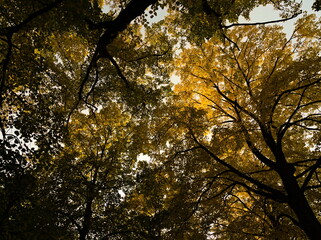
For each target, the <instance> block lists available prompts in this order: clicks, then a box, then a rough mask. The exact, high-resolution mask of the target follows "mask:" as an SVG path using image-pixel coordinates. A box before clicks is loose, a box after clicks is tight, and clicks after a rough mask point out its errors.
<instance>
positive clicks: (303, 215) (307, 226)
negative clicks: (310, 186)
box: [281, 173, 321, 240]
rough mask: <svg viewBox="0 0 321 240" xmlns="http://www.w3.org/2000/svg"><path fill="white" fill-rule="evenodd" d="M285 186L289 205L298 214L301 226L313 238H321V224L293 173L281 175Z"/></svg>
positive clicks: (317, 239) (316, 239) (314, 239)
mask: <svg viewBox="0 0 321 240" xmlns="http://www.w3.org/2000/svg"><path fill="white" fill-rule="evenodd" d="M281 178H282V181H283V184H284V188H285V190H286V192H287V194H288V205H289V206H290V207H291V209H292V210H293V212H294V213H295V215H296V216H297V219H298V222H299V226H300V228H301V229H302V230H303V231H304V232H305V233H306V235H307V236H308V237H309V239H311V240H320V239H321V224H320V222H319V221H318V219H317V218H316V215H315V213H314V212H313V210H312V209H311V207H310V205H309V203H308V200H307V199H306V197H305V195H304V192H303V191H302V190H301V189H300V187H299V185H298V183H297V181H296V179H295V177H294V176H293V175H292V174H287V173H286V174H284V175H283V176H281Z"/></svg>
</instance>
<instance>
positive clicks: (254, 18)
mask: <svg viewBox="0 0 321 240" xmlns="http://www.w3.org/2000/svg"><path fill="white" fill-rule="evenodd" d="M298 2H299V1H298ZM313 2H314V0H302V9H303V11H307V13H314V14H316V15H317V16H318V17H321V13H320V12H315V11H313V10H312V8H311V7H312V4H313ZM250 17H251V22H264V21H271V20H277V19H280V16H279V13H278V12H277V11H275V10H274V9H273V7H272V6H271V5H268V6H265V7H258V8H256V9H254V10H253V12H252V13H251V15H250ZM298 18H300V16H298V17H296V18H294V19H292V20H289V21H286V22H284V23H282V24H281V23H280V25H283V27H284V31H285V32H286V33H287V35H288V36H289V35H291V33H292V31H293V28H294V23H295V21H296V20H297V19H298ZM240 22H243V19H240Z"/></svg>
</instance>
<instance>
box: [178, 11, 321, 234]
mask: <svg viewBox="0 0 321 240" xmlns="http://www.w3.org/2000/svg"><path fill="white" fill-rule="evenodd" d="M317 26H318V23H316V21H315V19H314V17H313V16H307V17H305V18H303V19H301V20H299V21H298V22H297V24H296V29H295V31H294V33H293V34H292V36H291V37H290V39H286V37H285V35H284V34H282V32H281V30H280V27H277V26H274V27H243V28H238V29H237V30H234V31H231V32H229V36H230V37H231V39H232V41H233V42H234V44H232V43H230V42H228V43H225V44H222V43H220V42H219V41H218V40H216V39H215V38H213V39H210V40H209V41H207V42H206V43H204V44H202V45H201V46H195V47H193V48H191V49H187V50H185V51H184V52H183V54H182V56H181V59H180V61H179V62H177V66H179V72H180V74H181V79H182V83H181V84H180V85H179V86H177V88H176V91H177V92H178V93H179V94H180V95H179V96H181V97H182V98H183V99H184V100H181V104H182V105H183V107H184V106H185V107H184V108H191V109H192V111H191V113H190V115H191V116H192V118H191V119H193V118H194V117H197V115H196V114H193V112H194V113H196V112H199V111H202V112H204V113H203V116H202V115H201V116H202V117H201V119H200V120H198V121H196V120H192V121H191V122H186V121H185V126H186V129H187V132H186V136H187V138H189V139H190V141H192V142H193V149H191V150H195V149H198V150H197V151H199V150H202V151H204V152H205V153H207V158H210V159H211V161H212V162H213V164H215V165H217V164H218V165H220V166H222V167H223V169H222V170H220V171H219V173H218V174H216V173H210V172H209V173H207V174H206V176H209V178H211V179H213V181H214V180H215V181H216V180H217V181H222V179H224V181H226V183H225V184H226V185H227V186H228V188H227V189H225V190H229V191H230V195H231V196H234V197H236V198H238V199H237V201H238V202H239V203H238V204H243V205H244V207H247V206H248V205H249V206H251V205H253V204H255V202H252V201H254V200H250V199H251V198H254V199H255V201H257V200H258V196H261V197H263V198H265V199H270V200H273V201H274V202H276V203H281V205H282V206H283V209H281V210H280V212H279V213H278V214H279V215H278V216H277V217H276V218H275V219H276V221H277V222H279V220H280V219H283V218H288V219H290V220H291V221H292V224H294V225H296V226H298V227H300V228H301V229H302V230H303V231H304V232H305V233H306V235H307V236H308V237H309V238H310V239H319V238H320V234H321V233H320V229H321V228H320V222H319V219H318V215H317V208H316V207H317V202H318V188H319V187H320V183H319V180H318V179H319V176H318V174H319V170H318V168H319V164H320V146H319V144H318V139H319V138H320V132H319V129H320V112H319V110H320V97H319V94H318V92H319V90H320V75H319V69H320V66H319V60H318V59H319V52H320V48H319V46H318V45H317V44H316V39H317V38H318V36H319V32H320V30H319V29H318V27H317ZM181 121H182V120H181ZM195 154H198V153H197V152H196V153H195ZM205 170H206V168H205ZM205 170H204V171H205ZM206 172H207V170H206ZM214 176H216V177H214ZM218 176H219V177H218ZM214 186H215V185H214V184H213V187H214ZM237 192H239V193H237ZM240 192H244V194H240ZM214 193H215V191H214ZM214 193H212V195H213V194H214ZM206 194H207V193H206ZM252 196H253V197H252ZM207 198H211V195H209V196H208V197H207ZM249 198H250V199H249ZM205 200H206V197H205ZM205 200H204V201H205ZM244 207H243V208H244ZM246 212H248V211H246ZM239 214H241V213H239ZM241 215H242V214H241ZM234 218H235V214H234Z"/></svg>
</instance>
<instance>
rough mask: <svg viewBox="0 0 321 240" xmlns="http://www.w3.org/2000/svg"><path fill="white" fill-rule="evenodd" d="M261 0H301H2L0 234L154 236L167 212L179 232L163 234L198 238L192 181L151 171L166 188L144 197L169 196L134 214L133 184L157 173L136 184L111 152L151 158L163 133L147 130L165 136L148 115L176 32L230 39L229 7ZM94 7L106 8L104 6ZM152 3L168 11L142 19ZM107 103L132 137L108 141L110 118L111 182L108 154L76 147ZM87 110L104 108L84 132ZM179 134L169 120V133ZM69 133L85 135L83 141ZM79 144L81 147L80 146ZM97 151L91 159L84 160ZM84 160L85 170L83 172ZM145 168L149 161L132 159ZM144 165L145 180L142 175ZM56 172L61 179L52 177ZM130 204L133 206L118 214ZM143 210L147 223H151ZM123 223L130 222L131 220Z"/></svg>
mask: <svg viewBox="0 0 321 240" xmlns="http://www.w3.org/2000/svg"><path fill="white" fill-rule="evenodd" d="M269 3H270V4H273V5H274V7H275V8H276V9H279V10H282V12H283V14H284V16H283V17H285V18H284V19H289V18H292V17H294V16H296V15H297V13H298V10H299V8H298V7H299V4H296V3H295V2H294V1H285V0H280V1H270V0H264V1H262V0H260V1H258V0H244V1H217V0H208V1H204V0H198V1H187V0H184V1H180V2H177V1H172V0H164V1H157V0H131V1H123V0H117V1H109V2H104V1H101V0H82V1H80V2H79V1H75V0H51V1H41V0H31V1H27V2H26V1H22V0H3V1H0V11H1V14H0V66H1V75H0V108H1V115H0V130H1V139H0V161H1V165H0V196H1V200H0V201H1V205H2V206H4V207H3V208H2V209H0V232H1V233H0V234H1V238H4V239H8V238H13V239H29V238H35V239H47V238H48V237H50V238H52V239H59V238H60V239H74V238H80V239H85V238H87V239H88V238H96V237H97V236H99V237H103V238H115V239H117V238H123V239H126V237H131V238H133V237H136V238H137V239H140V238H142V237H145V238H150V239H153V238H154V237H155V236H156V235H157V236H159V237H161V236H162V234H163V233H164V231H168V230H169V226H170V225H171V224H172V223H175V226H177V227H175V228H172V229H170V231H168V234H167V236H178V235H171V234H172V233H174V232H175V234H181V233H180V231H182V229H189V231H190V232H188V233H187V234H186V235H184V234H183V235H182V234H181V235H180V236H181V237H182V238H192V237H195V238H201V237H202V238H204V239H205V238H206V233H207V231H203V230H200V229H201V228H200V227H199V225H197V218H198V217H197V216H195V214H194V213H195V211H196V209H197V206H198V205H199V204H198V200H197V196H198V195H197V191H198V190H197V186H198V185H197V184H196V185H194V184H193V182H192V181H190V182H187V183H186V185H185V184H182V183H183V182H184V181H183V180H182V181H178V182H175V180H173V179H171V180H170V181H169V180H168V178H167V177H164V176H167V175H166V174H164V175H162V174H160V177H159V178H160V179H163V180H164V181H169V182H171V183H172V184H173V187H172V188H169V190H167V188H163V191H160V192H156V191H154V194H155V196H152V197H150V199H151V200H152V199H154V200H156V199H158V200H159V202H162V201H161V198H162V193H163V192H164V193H166V192H167V195H168V196H171V197H169V198H168V199H167V200H166V201H165V202H166V204H167V205H166V204H165V205H162V204H155V208H159V209H158V210H157V211H156V213H157V214H156V215H155V216H156V217H155V218H154V217H152V218H151V217H150V216H147V217H146V214H145V213H142V214H138V213H136V212H135V211H134V210H133V207H132V206H134V205H135V204H133V205H131V201H132V202H135V199H136V198H135V196H137V192H136V193H135V191H138V192H139V191H141V192H143V193H144V194H143V195H146V194H148V191H146V189H144V184H143V183H146V184H147V185H145V187H148V186H149V188H152V187H151V186H153V185H155V186H156V185H157V184H159V183H160V182H159V181H158V180H157V179H158V178H155V181H150V182H148V179H143V180H142V184H141V185H139V186H136V187H134V186H133V185H135V184H137V185H138V182H137V181H135V180H134V177H133V176H130V177H129V175H131V174H134V173H135V171H131V170H132V169H131V170H130V166H125V165H122V163H121V161H122V160H121V159H122V158H119V155H118V154H120V155H122V156H123V157H124V158H125V159H126V161H128V162H130V163H132V164H134V162H135V161H136V160H135V156H136V155H138V154H139V151H141V153H145V154H146V153H148V154H149V155H150V156H151V157H158V159H159V161H161V160H160V159H162V156H161V152H157V148H158V147H160V146H159V144H164V145H163V147H161V148H163V149H165V150H166V148H165V146H167V145H166V143H167V141H166V140H164V141H160V142H158V143H157V142H154V141H153V140H154V135H158V136H160V137H159V138H161V135H162V134H165V135H166V131H165V132H163V130H162V129H161V128H160V127H159V126H157V124H159V123H160V126H163V125H162V124H163V122H162V119H164V118H163V117H160V118H159V119H157V120H155V119H153V114H157V116H160V115H162V114H165V113H164V111H165V109H163V108H162V106H161V105H162V103H163V102H164V101H165V100H166V99H165V97H168V96H169V95H171V94H172V93H171V84H170V77H169V76H170V73H171V71H172V66H171V60H172V57H173V55H175V53H174V50H173V49H174V48H175V47H176V46H178V45H177V43H184V41H186V40H187V41H189V42H190V43H197V44H200V43H203V42H206V41H207V39H209V38H211V37H212V36H213V35H216V36H218V37H219V38H220V39H221V40H223V41H225V42H226V44H227V43H228V42H229V43H231V44H235V43H233V41H234V39H233V40H232V39H231V37H230V36H229V31H228V29H230V28H233V27H236V26H238V25H242V24H239V23H238V22H237V19H238V17H239V16H244V17H248V16H249V13H250V11H251V10H252V9H254V8H255V7H257V6H259V5H266V4H269ZM103 8H104V10H106V9H107V10H108V12H107V13H105V12H103V11H102V10H103ZM158 8H163V9H166V10H167V11H168V12H169V16H168V19H167V20H166V21H167V22H165V21H161V22H159V23H155V24H152V23H151V21H150V18H152V17H153V16H155V15H156V13H157V9H158ZM284 19H283V20H284ZM283 20H282V21H283ZM228 22H230V23H231V25H228ZM235 46H236V45H235ZM164 99H165V100H164ZM114 103H115V104H114ZM167 103H169V102H167ZM113 104H114V105H113ZM111 106H113V107H111ZM175 108H176V107H174V106H172V109H175ZM101 109H103V110H101ZM106 109H107V110H106ZM115 109H118V110H115ZM101 111H102V112H101ZM104 111H106V112H105V113H103V112H104ZM85 113H88V114H85ZM108 113H109V114H116V116H118V117H119V119H120V120H121V119H122V118H123V117H124V116H123V114H124V115H126V116H127V115H128V117H129V116H130V117H129V118H130V123H128V125H126V126H123V125H121V124H120V126H122V127H123V128H124V129H126V134H127V136H132V135H131V131H133V129H132V128H134V129H135V131H134V132H135V134H134V135H135V136H136V137H137V139H132V138H131V137H129V139H130V140H131V144H132V145H131V147H130V148H129V149H124V148H125V146H127V145H126V143H119V142H117V141H116V140H115V139H116V138H117V136H119V135H118V134H120V132H121V130H120V129H119V128H118V127H115V128H117V131H119V132H117V133H116V134H115V135H113V137H111V138H112V139H109V140H110V141H111V142H109V143H110V144H112V145H113V146H116V145H117V146H118V147H119V148H121V149H118V150H119V152H118V151H116V152H117V153H114V155H113V154H112V156H113V157H114V158H115V159H116V160H115V161H116V162H117V163H118V165H117V167H115V168H113V169H114V170H115V171H112V176H111V178H112V179H117V180H115V182H114V183H115V185H113V186H112V187H110V186H107V185H108V184H105V182H103V179H105V178H104V177H103V176H101V174H102V175H103V173H100V171H102V172H105V173H106V172H108V171H107V168H108V166H110V162H108V161H107V160H106V159H109V157H110V156H111V155H109V154H110V153H109V152H108V153H106V154H107V155H108V156H106V155H104V156H100V155H99V154H98V155H97V154H91V155H90V154H89V155H86V154H87V153H88V151H89V152H90V151H91V150H92V149H97V148H99V147H101V146H102V145H101V144H100V142H97V141H98V140H97V139H104V137H106V136H103V135H100V134H103V133H104V132H105V131H107V130H108V127H107V125H112V126H114V125H113V124H116V123H115V122H114V120H113V119H112V118H108V117H106V115H107V116H108ZM185 113H186V114H189V112H188V111H182V112H180V114H182V116H183V114H185ZM104 114H106V115H104ZM117 114H118V115H117ZM166 114H167V113H166ZM173 114H174V113H173ZM174 115H175V114H174ZM94 116H97V117H98V118H100V117H101V118H103V117H102V116H105V117H106V119H105V121H106V124H107V125H104V126H101V128H99V131H97V129H91V130H92V131H89V130H88V129H86V130H85V132H86V134H85V133H81V132H80V131H82V130H84V129H85V127H84V125H86V124H88V123H89V122H90V124H92V125H95V124H96V125H98V122H99V124H101V122H100V121H102V120H99V121H98V122H97V123H93V122H94V121H95V118H94ZM175 117H177V118H180V116H176V115H175ZM154 120H155V121H154ZM153 121H154V122H153ZM116 122H117V121H116ZM138 123H139V124H138ZM90 124H89V125H90ZM138 125H139V126H138ZM127 127H128V128H127ZM153 127H154V128H153ZM200 129H203V127H202V128H200ZM138 130H140V131H142V132H141V133H138ZM201 132H202V131H201ZM201 132H199V134H201ZM182 133H183V131H178V132H175V133H173V135H172V136H175V135H176V134H178V135H179V134H182ZM77 134H78V135H77ZM140 134H141V135H140ZM76 135H77V136H79V137H81V138H82V139H83V140H84V141H85V143H86V144H84V145H83V146H82V145H81V144H80V143H79V139H77V138H76V137H75V136H76ZM93 135H95V136H93ZM96 140H97V141H96ZM174 142H175V141H173V143H174ZM80 145H81V146H80ZM175 146H176V149H181V147H182V146H185V145H184V144H183V145H182V146H179V144H178V143H177V144H176V145H175ZM76 149H77V152H76V151H75V150H76ZM166 151H171V150H166ZM80 153H84V154H83V155H84V156H85V157H84V156H81V157H80V156H79V154H80ZM82 157H84V158H82ZM200 158H202V157H201V155H200ZM95 162H98V163H99V164H98V165H99V167H97V166H96V167H95V166H94V164H93V163H95ZM203 162H204V161H203ZM76 163H77V164H76ZM156 165H157V164H156ZM179 166H181V167H184V164H182V165H180V164H178V165H177V166H176V167H179ZM170 168H171V167H168V171H169V170H170ZM88 169H90V170H88ZM174 170H175V169H172V170H171V171H173V173H171V174H169V176H171V177H173V178H174V179H175V178H176V177H178V176H176V175H175V174H177V173H175V171H174ZM90 171H91V172H92V173H93V175H92V176H91V177H88V176H87V175H86V174H84V172H86V173H88V172H90ZM144 171H147V172H148V171H150V170H149V169H148V167H142V172H144ZM129 172H131V173H130V174H129ZM169 172H170V171H169ZM70 173H72V174H74V178H73V176H71V175H70ZM95 173H96V174H95ZM122 173H124V174H125V173H126V174H125V175H126V177H129V178H130V179H131V181H129V183H126V184H125V183H123V182H121V181H118V180H119V178H120V177H119V176H121V175H122ZM174 173H175V174H174ZM142 175H144V174H142ZM95 176H96V177H95ZM147 176H150V177H151V179H152V176H151V175H148V174H147V175H146V178H147ZM59 182H62V183H61V184H60V185H59V184H58V186H57V185H56V184H57V183H59ZM178 183H179V184H178ZM78 184H79V185H78ZM204 184H206V182H204ZM168 185H170V184H168ZM223 185H224V183H223ZM115 186H117V187H115ZM118 186H122V187H123V189H122V190H123V191H125V190H126V191H127V192H126V194H127V195H126V197H127V198H126V201H127V199H128V202H126V201H125V200H123V199H121V198H120V197H119V194H118V192H117V191H116V190H115V189H118ZM189 188H191V189H193V190H194V191H196V192H195V194H194V195H193V197H192V198H191V199H189V198H188V197H186V196H185V197H184V201H185V202H188V203H190V204H187V205H186V207H185V208H184V209H182V210H181V212H180V213H181V214H182V216H183V217H182V218H176V217H170V218H166V217H164V216H165V215H166V214H164V213H168V212H169V211H170V212H172V211H173V209H176V206H179V205H180V204H179V203H180V200H177V201H175V200H174V199H176V198H174V196H177V197H179V196H181V197H182V196H184V194H185V193H187V192H190V190H188V191H187V189H189ZM97 189H98V190H97ZM111 189H114V191H111ZM74 190H76V191H77V193H74V192H73V191H74ZM107 190H110V191H111V194H110V195H108V196H109V197H108V199H107V198H104V196H102V195H101V194H102V193H103V192H104V191H107ZM97 191H98V193H97ZM99 191H101V192H99ZM83 192H85V193H86V194H84V193H83ZM92 192H93V194H91V193H92ZM138 196H142V195H139V194H138ZM142 198H143V197H142ZM195 198H196V203H195V201H194V200H195ZM178 199H179V198H178ZM181 199H182V198H181ZM109 200H110V201H111V202H112V203H113V204H114V205H113V206H116V205H117V204H119V205H117V207H112V209H109V210H110V211H109V210H108V211H107V210H106V209H104V208H103V207H101V206H98V205H100V203H102V202H106V201H109ZM158 200H157V201H158ZM172 200H173V201H172ZM98 202H99V204H98ZM164 206H165V207H164ZM187 206H192V209H193V211H188V207H187ZM105 210H106V211H105ZM107 212H108V214H107ZM128 212H131V214H132V215H126V213H128ZM94 213H95V214H96V215H95V214H94ZM94 215H95V216H94ZM106 215H109V219H111V217H110V216H113V218H115V219H118V220H119V221H118V220H117V221H115V222H117V223H119V225H117V224H116V223H115V222H114V223H110V225H111V227H110V228H106V227H104V226H105V225H106V223H107V222H108V221H109V220H108V221H107V220H105V219H104V217H106ZM142 215H143V216H142ZM171 216H173V215H172V214H171ZM179 216H180V215H179ZM187 216H192V218H194V220H195V221H194V223H195V224H196V225H194V226H192V225H186V224H185V225H184V224H182V223H181V221H182V220H183V222H184V221H185V220H186V219H187V218H188V217H187ZM209 218H211V219H213V218H214V217H213V216H211V217H209ZM25 219H27V220H26V221H24V220H25ZM122 219H126V221H124V220H122ZM146 219H148V221H145V220H146ZM161 219H163V220H161ZM165 219H167V220H166V221H165ZM127 220H128V221H127ZM151 220H153V221H152V222H153V224H150V225H149V223H151ZM95 221H96V222H95ZM159 221H164V225H162V227H163V229H161V227H159V226H157V225H158V222H159ZM90 222H95V224H92V223H90ZM209 222H210V220H208V221H204V224H203V225H202V226H203V227H204V226H206V227H207V228H208V227H210V223H209ZM96 223H97V224H96ZM129 223H131V224H132V225H135V224H136V225H137V227H136V226H135V227H133V228H131V227H129ZM116 225H117V226H116ZM183 225H184V226H183ZM196 226H197V227H196ZM146 232H147V233H148V234H146ZM49 233H50V234H49ZM126 234H127V235H126Z"/></svg>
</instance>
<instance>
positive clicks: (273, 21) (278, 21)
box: [222, 12, 302, 29]
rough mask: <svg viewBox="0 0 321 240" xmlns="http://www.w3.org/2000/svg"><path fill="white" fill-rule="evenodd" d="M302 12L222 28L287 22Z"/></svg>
mask: <svg viewBox="0 0 321 240" xmlns="http://www.w3.org/2000/svg"><path fill="white" fill-rule="evenodd" d="M301 13H302V12H299V13H295V14H293V15H292V16H291V17H288V18H282V19H278V20H272V21H266V22H255V23H232V24H230V25H223V26H222V28H224V29H229V28H231V27H236V26H257V25H266V24H273V23H281V22H286V21H288V20H291V19H293V18H296V17H297V16H298V15H300V14H301Z"/></svg>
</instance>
